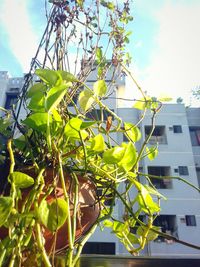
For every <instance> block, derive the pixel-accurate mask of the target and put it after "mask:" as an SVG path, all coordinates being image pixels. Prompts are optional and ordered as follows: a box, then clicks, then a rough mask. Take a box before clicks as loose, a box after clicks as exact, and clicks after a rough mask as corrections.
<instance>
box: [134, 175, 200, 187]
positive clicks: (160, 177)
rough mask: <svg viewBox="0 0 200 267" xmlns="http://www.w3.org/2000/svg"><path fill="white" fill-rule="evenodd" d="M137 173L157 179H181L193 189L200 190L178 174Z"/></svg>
mask: <svg viewBox="0 0 200 267" xmlns="http://www.w3.org/2000/svg"><path fill="white" fill-rule="evenodd" d="M138 175H141V176H147V177H151V178H155V179H159V180H162V179H174V180H179V181H182V182H183V183H185V184H187V185H189V186H191V187H193V188H194V189H196V190H197V191H198V192H200V188H199V187H197V186H195V185H193V184H192V183H190V182H188V181H187V180H185V179H183V178H181V177H179V176H157V175H151V174H147V173H141V172H138Z"/></svg>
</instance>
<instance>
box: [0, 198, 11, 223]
mask: <svg viewBox="0 0 200 267" xmlns="http://www.w3.org/2000/svg"><path fill="white" fill-rule="evenodd" d="M12 203H13V202H12V198H11V197H0V226H2V225H3V224H4V223H5V222H6V220H7V218H8V216H9V215H10V212H11V210H12Z"/></svg>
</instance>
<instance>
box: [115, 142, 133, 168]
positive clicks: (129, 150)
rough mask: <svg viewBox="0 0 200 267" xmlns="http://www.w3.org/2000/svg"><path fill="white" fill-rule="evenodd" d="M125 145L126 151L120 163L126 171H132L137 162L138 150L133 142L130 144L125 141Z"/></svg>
mask: <svg viewBox="0 0 200 267" xmlns="http://www.w3.org/2000/svg"><path fill="white" fill-rule="evenodd" d="M123 147H124V148H125V151H124V154H123V157H122V159H121V160H120V162H119V163H118V165H119V166H121V167H122V168H124V169H125V170H126V171H130V170H131V169H132V167H133V166H134V164H135V162H136V159H137V152H136V149H135V147H134V145H133V144H132V143H131V142H129V143H128V144H125V143H123Z"/></svg>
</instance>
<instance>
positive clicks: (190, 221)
mask: <svg viewBox="0 0 200 267" xmlns="http://www.w3.org/2000/svg"><path fill="white" fill-rule="evenodd" d="M185 221H186V225H187V226H196V225H197V223H196V218H195V215H185Z"/></svg>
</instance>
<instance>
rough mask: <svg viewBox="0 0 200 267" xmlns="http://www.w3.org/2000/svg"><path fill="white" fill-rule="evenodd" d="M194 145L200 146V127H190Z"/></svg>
mask: <svg viewBox="0 0 200 267" xmlns="http://www.w3.org/2000/svg"><path fill="white" fill-rule="evenodd" d="M189 131H190V139H191V143H192V146H200V127H189Z"/></svg>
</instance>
